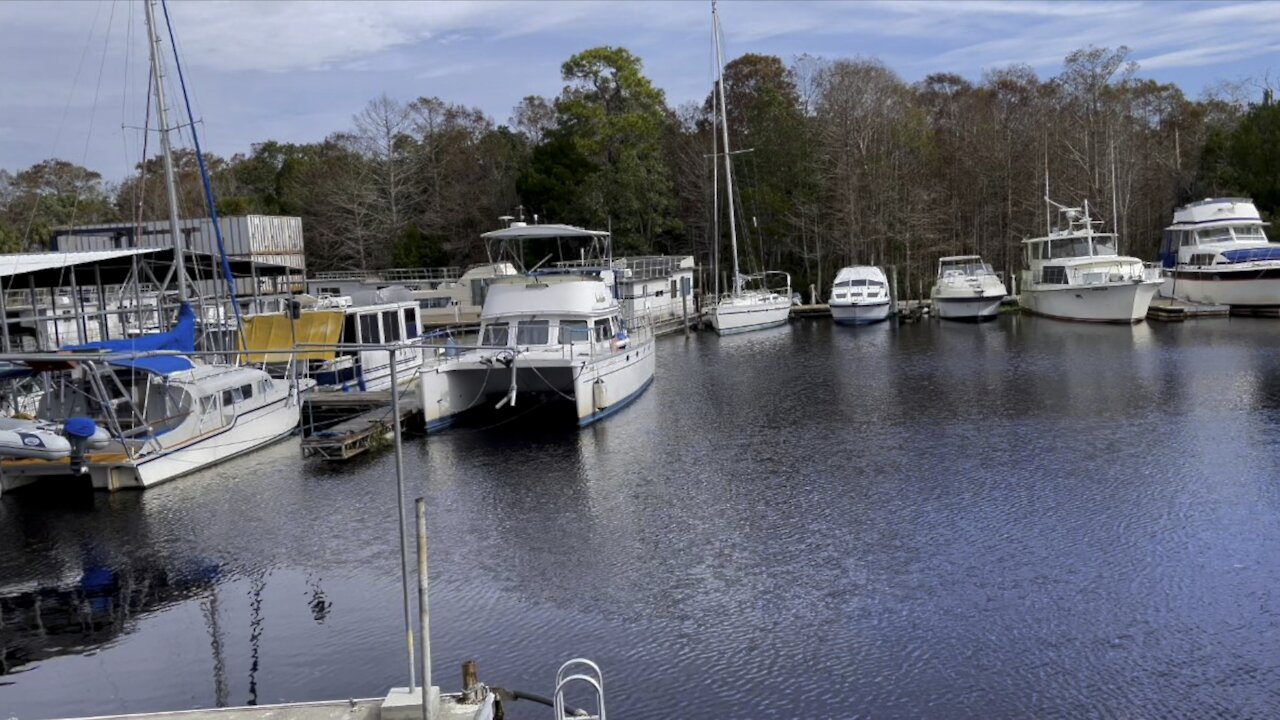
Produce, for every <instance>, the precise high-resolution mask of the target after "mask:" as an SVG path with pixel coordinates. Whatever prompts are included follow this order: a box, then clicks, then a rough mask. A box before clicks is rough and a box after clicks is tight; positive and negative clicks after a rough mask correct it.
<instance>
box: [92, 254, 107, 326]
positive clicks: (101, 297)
mask: <svg viewBox="0 0 1280 720" xmlns="http://www.w3.org/2000/svg"><path fill="white" fill-rule="evenodd" d="M93 284H94V285H96V286H97V288H98V339H100V340H110V339H111V328H110V324H111V318H110V315H109V314H108V313H107V291H106V290H105V289H104V288H103V286H102V266H100V265H98V264H97V263H95V264H94V266H93Z"/></svg>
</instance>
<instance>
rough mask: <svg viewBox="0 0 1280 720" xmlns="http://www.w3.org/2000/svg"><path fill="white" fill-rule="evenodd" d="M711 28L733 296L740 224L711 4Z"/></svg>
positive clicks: (736, 284)
mask: <svg viewBox="0 0 1280 720" xmlns="http://www.w3.org/2000/svg"><path fill="white" fill-rule="evenodd" d="M711 28H712V30H713V33H712V34H713V35H714V36H715V44H716V85H717V87H718V89H719V91H720V92H719V99H720V133H721V140H722V141H723V142H722V143H721V144H722V145H723V146H724V189H725V194H726V199H727V201H728V203H729V248H730V250H731V251H732V253H733V294H734V295H737V294H738V291H739V290H740V289H741V285H742V283H740V282H739V281H738V223H737V219H736V218H735V217H734V211H733V161H732V160H731V159H730V158H729V116H728V113H726V112H725V109H724V56H723V55H722V54H721V50H720V16H719V15H717V14H716V5H715V3H711Z"/></svg>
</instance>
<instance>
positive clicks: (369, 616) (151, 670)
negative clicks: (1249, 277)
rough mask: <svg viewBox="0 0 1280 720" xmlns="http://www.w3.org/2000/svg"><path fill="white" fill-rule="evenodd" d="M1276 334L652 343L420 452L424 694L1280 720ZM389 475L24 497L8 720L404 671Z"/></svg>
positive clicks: (1243, 330) (2, 678)
mask: <svg viewBox="0 0 1280 720" xmlns="http://www.w3.org/2000/svg"><path fill="white" fill-rule="evenodd" d="M1277 349H1280V323H1277V322H1267V321H1259V320H1240V319H1232V320H1202V321H1195V322H1189V323H1186V324H1172V325H1141V326H1138V327H1134V328H1128V327H1095V326H1088V325H1073V324H1065V323H1058V322H1055V321H1049V320H1041V319H1036V318H1022V317H1002V318H1001V319H1000V320H999V322H998V323H993V324H989V325H986V326H980V327H973V326H964V325H950V324H939V323H936V322H934V323H925V324H921V325H914V326H904V327H901V328H895V327H892V326H889V325H881V326H878V327H871V328H833V327H831V326H829V325H828V324H826V323H822V322H803V323H798V324H793V325H792V326H790V327H787V328H779V329H777V330H774V331H765V332H761V333H755V334H750V335H744V336H739V337H733V338H724V339H720V338H716V337H715V336H714V335H710V334H703V335H701V336H695V337H694V338H693V339H692V340H690V341H686V340H684V339H683V338H681V337H672V338H666V339H663V340H662V341H660V348H659V358H658V373H659V378H658V382H657V383H655V384H654V386H653V387H652V389H650V390H649V392H648V393H647V394H646V395H645V396H643V397H642V398H641V399H640V400H639V401H638V402H637V403H636V404H635V405H633V406H632V407H631V408H629V409H628V410H626V411H625V412H623V413H621V414H619V415H617V416H615V417H614V418H612V419H610V420H608V421H606V422H604V423H602V424H599V425H597V426H595V427H593V428H589V429H587V430H584V431H577V430H574V429H568V428H564V429H556V428H554V427H552V426H551V424H550V423H548V422H545V421H544V420H543V419H540V418H539V415H540V413H539V412H538V411H534V412H533V413H531V414H530V415H528V416H526V417H524V418H521V419H520V420H518V421H516V422H514V423H510V424H507V425H504V426H502V427H501V428H497V429H489V430H486V429H483V428H480V427H474V426H473V427H469V428H462V429H459V430H457V431H453V432H450V433H448V434H444V435H441V436H438V437H432V438H430V439H429V440H427V441H423V440H415V441H412V442H411V443H410V444H409V445H408V446H407V448H406V463H407V466H408V468H409V470H410V473H411V476H412V480H411V494H412V495H419V494H422V495H425V496H426V497H427V498H428V500H429V503H430V505H429V507H430V510H429V524H430V528H431V562H432V572H431V582H432V590H433V597H432V630H433V637H432V639H433V642H434V650H435V661H436V662H435V668H436V680H437V684H440V685H443V686H444V687H445V688H446V689H456V687H457V686H458V682H459V680H458V665H459V663H461V661H463V660H465V659H468V658H474V659H476V660H477V661H478V662H479V666H480V672H481V677H482V679H484V680H485V681H486V682H488V683H490V684H492V685H499V686H503V687H512V688H520V689H525V690H529V691H533V692H539V693H543V694H549V693H550V691H551V683H552V680H553V677H554V673H555V670H556V667H557V666H558V665H559V663H560V662H561V661H562V660H565V659H568V658H570V657H575V656H578V655H585V656H587V657H591V658H594V659H595V660H597V661H598V662H599V663H600V664H601V665H602V666H603V668H604V672H605V679H606V687H607V689H608V700H609V705H610V709H611V710H613V711H614V713H615V714H617V715H618V716H619V717H627V718H660V717H668V716H669V711H670V710H671V708H672V707H679V708H682V709H683V710H684V711H685V712H687V713H688V716H689V717H723V718H748V717H778V718H790V717H824V718H825V717H877V718H896V717H903V718H910V717H948V718H990V717H1005V718H1023V717H1039V718H1052V717H1070V718H1076V717H1124V718H1134V717H1152V718H1166V717H1197V718H1203V717H1259V718H1261V717H1280V561H1277V558H1280V481H1278V480H1277V478H1280V450H1278V448H1280V445H1278V444H1277V441H1278V440H1280V353H1278V352H1277ZM394 490H395V479H394V461H393V458H392V456H391V455H390V454H389V453H388V454H384V455H381V456H378V457H375V458H372V459H370V460H367V461H364V462H357V463H355V464H352V465H347V466H342V467H334V466H325V465H320V464H311V463H302V462H300V461H299V459H298V452H297V446H296V441H294V442H292V443H286V444H282V445H279V446H276V447H274V448H272V449H271V450H269V451H267V452H264V453H260V454H258V455H255V456H253V457H250V458H245V459H243V460H241V461H237V462H233V463H231V464H228V465H226V466H223V467H220V468H217V469H215V470H212V471H209V472H206V473H203V474H201V475H197V476H193V477H191V478H187V479H183V480H180V481H177V482H175V483H172V484H170V485H167V486H162V487H160V488H157V489H154V490H151V491H147V492H146V493H121V494H117V495H106V494H96V495H82V496H79V497H76V496H72V497H62V498H49V497H44V498H35V497H20V496H16V495H9V496H6V497H3V498H0V717H4V718H9V717H17V718H21V719H23V720H26V719H27V718H45V717H51V716H59V715H79V714H103V713H115V712H126V711H129V712H140V711H151V710H166V709H178V708H188V707H209V706H214V705H218V704H235V705H238V704H244V703H249V702H258V703H268V702H279V701H289V700H317V699H329V698H338V697H352V696H354V697H366V696H375V695H379V694H381V693H383V692H384V691H385V690H386V689H387V687H388V686H390V685H392V684H393V683H403V681H404V678H403V676H404V674H405V671H404V666H405V662H404V658H403V640H402V634H401V633H402V630H401V629H400V622H401V620H400V612H401V610H400V596H399V554H398V545H397V535H396V526H395V523H394V520H393V518H394V507H395V494H394ZM537 707H538V706H533V710H537ZM517 710H519V708H517ZM548 715H549V713H547V714H546V715H543V714H542V713H540V712H531V711H530V710H529V709H524V710H520V712H519V716H521V717H544V716H548Z"/></svg>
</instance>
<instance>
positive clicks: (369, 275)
mask: <svg viewBox="0 0 1280 720" xmlns="http://www.w3.org/2000/svg"><path fill="white" fill-rule="evenodd" d="M460 277H462V270H461V269H460V268H457V267H433V268H384V269H382V270H328V271H325V272H318V273H315V274H314V275H312V276H311V277H309V278H307V279H308V280H360V281H367V282H415V281H416V282H421V281H424V280H425V281H444V280H457V279H458V278H460Z"/></svg>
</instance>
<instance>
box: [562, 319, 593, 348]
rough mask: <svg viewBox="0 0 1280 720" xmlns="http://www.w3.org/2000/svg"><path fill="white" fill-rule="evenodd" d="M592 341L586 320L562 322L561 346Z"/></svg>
mask: <svg viewBox="0 0 1280 720" xmlns="http://www.w3.org/2000/svg"><path fill="white" fill-rule="evenodd" d="M590 340H591V332H590V331H589V330H587V321H586V320H561V321H560V344H561V345H568V344H570V343H576V342H587V341H590Z"/></svg>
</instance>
